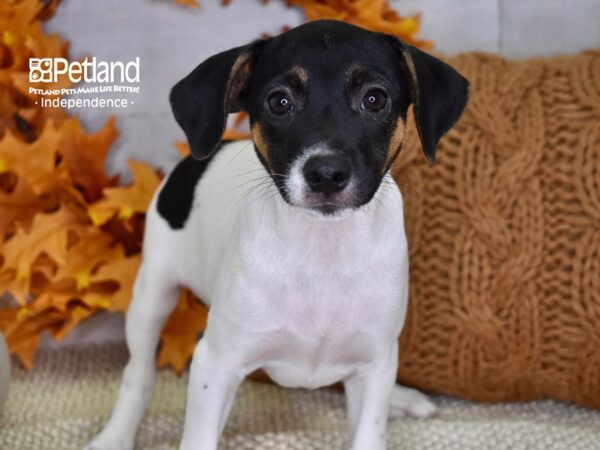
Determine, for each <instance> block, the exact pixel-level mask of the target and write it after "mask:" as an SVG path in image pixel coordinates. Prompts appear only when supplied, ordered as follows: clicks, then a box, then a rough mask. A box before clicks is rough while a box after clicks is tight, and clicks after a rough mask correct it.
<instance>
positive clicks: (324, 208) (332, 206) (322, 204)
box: [298, 192, 355, 216]
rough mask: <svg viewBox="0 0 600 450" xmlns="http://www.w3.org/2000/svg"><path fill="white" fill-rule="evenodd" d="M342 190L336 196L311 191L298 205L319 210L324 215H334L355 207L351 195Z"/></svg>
mask: <svg viewBox="0 0 600 450" xmlns="http://www.w3.org/2000/svg"><path fill="white" fill-rule="evenodd" d="M344 194H345V193H343V192H340V193H339V194H338V195H335V196H325V195H322V194H319V193H314V192H310V193H307V194H305V195H304V198H303V200H302V201H301V202H300V203H299V204H298V206H300V207H303V208H306V209H309V210H311V211H315V212H318V213H320V214H322V215H324V216H333V215H336V214H337V213H340V212H342V211H344V210H346V209H353V208H354V207H355V206H354V204H353V203H352V201H351V199H350V198H348V197H350V196H349V195H344Z"/></svg>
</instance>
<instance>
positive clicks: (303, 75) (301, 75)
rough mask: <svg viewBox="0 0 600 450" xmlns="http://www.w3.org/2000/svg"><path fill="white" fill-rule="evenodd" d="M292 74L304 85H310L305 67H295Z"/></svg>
mask: <svg viewBox="0 0 600 450" xmlns="http://www.w3.org/2000/svg"><path fill="white" fill-rule="evenodd" d="M292 72H294V73H295V74H296V75H297V76H298V79H299V80H300V81H301V82H302V84H306V83H308V72H306V70H305V69H304V67H300V66H293V67H292Z"/></svg>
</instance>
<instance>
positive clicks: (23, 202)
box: [0, 178, 44, 249]
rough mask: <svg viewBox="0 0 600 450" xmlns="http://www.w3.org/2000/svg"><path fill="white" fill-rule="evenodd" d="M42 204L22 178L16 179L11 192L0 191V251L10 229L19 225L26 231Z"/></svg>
mask: <svg viewBox="0 0 600 450" xmlns="http://www.w3.org/2000/svg"><path fill="white" fill-rule="evenodd" d="M43 205H44V202H43V201H41V200H40V199H39V198H38V197H37V195H36V194H35V192H33V189H32V188H31V186H30V185H29V183H27V181H26V180H25V179H23V178H18V179H17V184H16V186H15V187H14V189H13V190H12V192H5V191H3V190H1V189H0V211H2V214H0V249H1V248H2V245H3V243H4V238H5V237H6V235H7V233H8V232H9V231H11V228H12V227H13V226H15V225H17V226H18V225H20V226H21V227H23V228H24V229H26V230H28V229H29V227H30V225H31V222H32V220H33V216H34V215H35V214H36V213H37V212H39V211H41V210H42V208H43Z"/></svg>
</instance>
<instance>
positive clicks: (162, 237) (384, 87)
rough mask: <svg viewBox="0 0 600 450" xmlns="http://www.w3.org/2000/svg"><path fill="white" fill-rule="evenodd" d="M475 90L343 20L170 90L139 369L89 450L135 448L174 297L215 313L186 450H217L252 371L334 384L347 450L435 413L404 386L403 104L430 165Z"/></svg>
mask: <svg viewBox="0 0 600 450" xmlns="http://www.w3.org/2000/svg"><path fill="white" fill-rule="evenodd" d="M467 91H468V83H467V81H466V80H465V79H464V78H463V77H462V76H461V75H460V74H459V73H458V72H456V71H455V70H454V69H452V68H451V67H450V66H448V65H446V64H445V63H443V62H442V61H440V60H438V59H436V58H434V57H432V56H429V55H428V54H426V53H423V52H421V51H419V50H417V49H416V48H413V47H411V46H409V45H406V44H404V43H402V42H401V41H399V40H397V39H396V38H394V37H391V36H388V35H385V34H381V33H373V32H370V31H366V30H363V29H361V28H357V27H355V26H352V25H348V24H345V23H341V22H336V21H316V22H310V23H308V24H305V25H302V26H299V27H298V28H295V29H293V30H291V31H288V32H286V33H283V34H281V35H280V36H277V37H273V38H270V39H265V40H259V41H256V42H253V43H251V44H249V45H245V46H242V47H237V48H234V49H231V50H228V51H225V52H223V53H219V54H218V55H215V56H213V57H211V58H209V59H207V60H206V61H204V62H203V63H202V64H200V65H199V66H198V67H196V68H195V69H194V70H193V71H192V72H191V73H190V74H189V75H188V76H187V77H185V78H184V79H183V80H181V81H180V82H179V83H177V84H176V85H175V87H174V88H173V90H172V91H171V96H170V100H171V105H172V108H173V112H174V115H175V118H176V120H177V122H178V123H179V125H180V126H181V128H182V129H183V131H184V132H185V134H186V136H187V138H188V141H189V144H190V148H191V152H192V156H193V157H188V158H186V159H184V160H183V161H181V162H180V163H179V165H178V166H177V167H176V168H175V169H174V170H173V172H171V174H170V175H169V176H168V177H166V178H165V180H164V181H163V183H162V185H161V187H160V188H159V190H158V192H157V193H156V195H155V197H154V200H153V202H152V204H151V206H150V208H149V210H148V215H147V222H146V231H145V237H144V247H143V262H142V265H141V267H140V270H139V273H138V275H137V279H136V282H135V287H134V291H133V300H132V302H131V306H130V308H129V311H128V313H127V324H126V334H127V344H128V347H129V352H130V359H129V362H128V363H127V366H126V368H125V371H124V374H123V382H122V385H121V388H120V391H119V395H118V399H117V402H116V406H115V408H114V411H113V413H112V415H111V417H110V420H109V421H108V423H107V424H106V426H105V428H104V430H103V431H102V432H101V433H100V434H99V435H98V436H97V437H96V439H95V440H94V441H93V442H92V443H90V444H89V445H88V447H87V448H88V449H90V450H91V449H94V450H125V449H132V448H133V446H134V438H135V433H136V429H137V427H138V425H139V423H140V421H141V419H142V416H143V414H144V410H145V408H146V405H147V403H148V400H149V399H150V397H151V395H152V392H153V389H154V385H155V380H156V369H155V353H156V348H157V344H158V340H159V333H160V331H161V328H162V326H163V324H164V322H165V320H166V319H167V317H168V316H169V314H170V313H171V311H172V310H173V308H174V307H175V305H176V303H177V299H178V289H179V286H186V287H188V288H190V289H191V290H192V291H193V292H194V293H195V294H196V295H197V296H198V297H199V298H201V299H202V300H203V301H204V302H206V304H207V305H209V306H210V312H209V316H208V325H207V327H206V330H205V332H204V335H203V337H202V339H201V340H200V341H199V342H198V344H197V346H196V349H195V351H194V356H193V360H192V364H191V369H190V379H189V387H188V397H187V408H186V414H185V427H184V432H183V438H182V441H181V447H180V448H181V449H184V450H215V449H216V448H217V445H218V442H219V437H220V435H221V433H222V431H223V428H224V427H225V423H226V422H227V417H228V415H229V412H230V410H231V407H232V404H233V402H234V398H235V395H236V390H237V388H238V386H239V385H240V382H241V381H242V380H243V379H244V377H245V376H246V375H247V374H249V373H251V372H253V371H254V370H256V369H259V368H260V369H263V370H264V371H266V373H267V374H268V375H269V376H270V378H271V379H272V380H274V381H275V382H277V383H278V384H280V385H282V386H290V387H304V388H311V389H312V388H318V387H321V386H327V385H330V384H332V383H336V382H340V381H341V382H342V383H343V384H344V388H345V394H346V400H347V416H348V426H349V447H350V448H351V449H352V450H382V449H385V448H386V421H387V418H388V414H389V413H390V409H391V411H392V413H393V414H398V413H408V414H412V415H416V416H427V415H429V414H430V413H432V412H433V410H434V409H435V407H434V406H433V405H432V404H431V403H430V402H429V401H428V400H427V398H426V397H425V396H424V395H422V394H420V393H419V392H417V391H414V390H412V389H408V388H405V387H401V386H398V385H396V384H395V382H396V372H397V368H398V336H399V335H400V332H401V331H402V327H403V324H404V319H405V314H406V306H407V301H408V252H407V242H406V236H405V231H404V222H403V212H402V196H401V194H400V190H399V189H398V187H397V185H396V184H395V183H394V181H393V179H392V178H391V175H390V173H389V168H390V166H391V164H392V163H393V161H394V159H395V158H396V156H397V155H398V152H399V151H400V147H401V144H402V141H403V137H404V129H405V122H406V114H407V109H408V107H409V105H410V104H411V103H412V104H413V105H414V114H415V117H416V124H417V127H418V132H419V136H420V140H421V144H422V147H423V150H424V152H425V156H426V157H427V158H428V159H429V160H430V161H434V158H435V148H436V145H437V143H438V141H439V139H440V138H441V136H442V135H443V134H444V133H445V132H446V131H447V130H448V129H449V128H450V127H451V126H452V125H453V124H454V123H455V122H456V121H457V120H458V118H459V116H460V115H461V113H462V111H463V109H464V107H465V103H466V101H467ZM240 110H243V111H247V112H248V114H249V117H250V126H251V131H252V142H249V141H246V142H237V143H228V144H225V145H224V144H223V143H221V142H220V141H221V137H222V134H223V131H224V129H225V125H226V122H227V114H228V113H232V112H236V111H240ZM252 147H253V148H254V151H253V150H252Z"/></svg>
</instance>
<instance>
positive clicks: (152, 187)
mask: <svg viewBox="0 0 600 450" xmlns="http://www.w3.org/2000/svg"><path fill="white" fill-rule="evenodd" d="M128 165H129V168H130V169H131V173H132V175H133V182H132V184H131V185H130V186H127V187H115V188H106V189H104V191H103V192H104V196H105V197H106V198H105V199H104V200H100V201H99V202H97V203H95V204H93V205H92V206H91V207H90V208H89V210H88V214H89V216H90V218H91V219H92V222H94V224H95V225H102V224H104V223H106V222H107V221H108V220H109V219H110V218H111V217H112V216H113V215H114V214H116V213H118V216H119V218H121V219H129V218H131V217H132V216H133V215H134V214H135V213H145V212H146V210H147V209H148V206H149V205H150V201H151V200H152V196H153V195H154V192H155V191H156V189H157V188H158V185H159V184H160V177H159V176H158V174H157V173H156V171H155V170H154V169H153V168H152V167H150V166H149V165H148V164H145V163H140V162H135V161H128Z"/></svg>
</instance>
